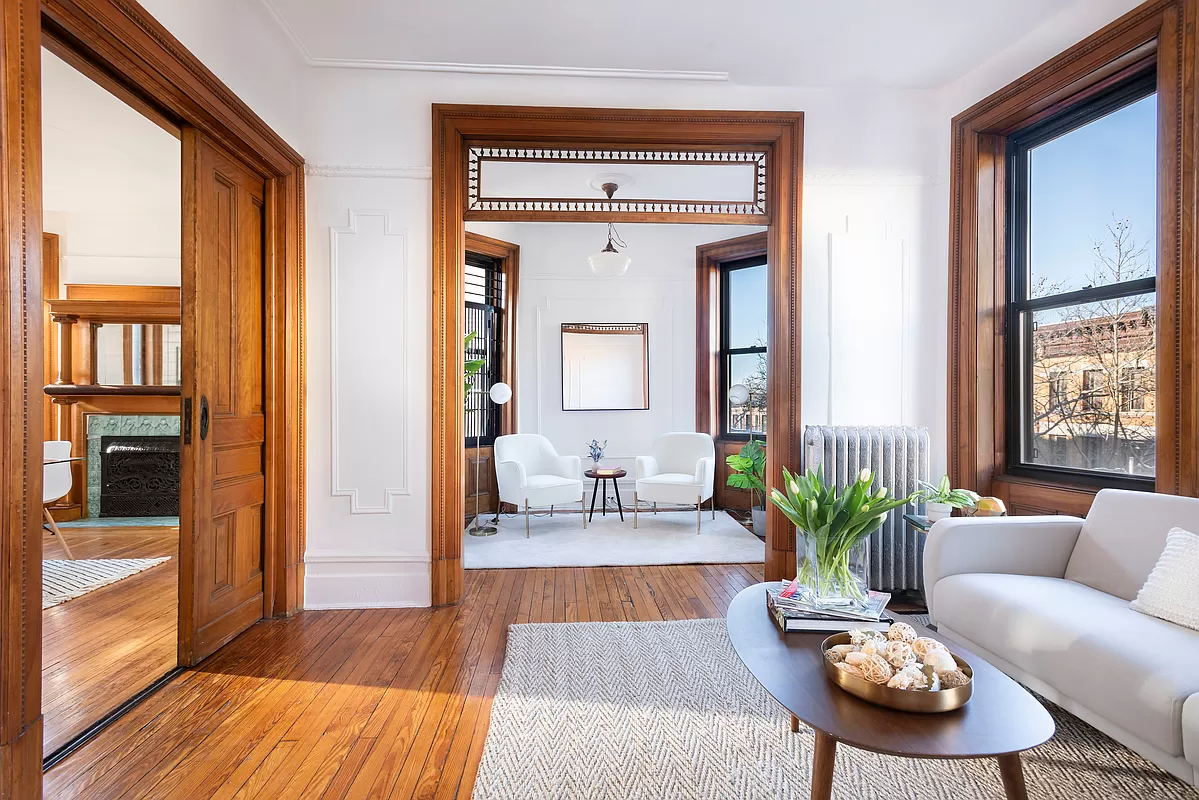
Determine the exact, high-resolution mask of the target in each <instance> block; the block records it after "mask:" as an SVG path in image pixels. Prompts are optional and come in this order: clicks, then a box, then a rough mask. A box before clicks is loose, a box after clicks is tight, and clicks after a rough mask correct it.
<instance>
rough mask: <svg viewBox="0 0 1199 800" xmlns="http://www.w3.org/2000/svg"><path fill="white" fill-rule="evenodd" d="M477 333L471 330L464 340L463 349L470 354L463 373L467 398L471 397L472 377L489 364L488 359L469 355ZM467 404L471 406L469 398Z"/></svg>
mask: <svg viewBox="0 0 1199 800" xmlns="http://www.w3.org/2000/svg"><path fill="white" fill-rule="evenodd" d="M475 335H476V331H471V332H470V333H468V334H466V338H465V339H464V340H463V341H462V350H463V352H465V353H467V354H468V355H467V358H466V363H465V364H464V369H463V375H462V384H463V385H462V395H463V397H466V398H469V397H470V385H471V383H472V382H473V380H472V379H473V378H474V377H475V376H476V375H478V374H479V372H480V371H482V369H483V367H485V366H486V365H487V360H486V359H482V358H470V357H469V353H470V343H471V342H473V341H474V340H475ZM466 405H467V406H468V407H469V406H470V401H469V399H468V400H467V401H466Z"/></svg>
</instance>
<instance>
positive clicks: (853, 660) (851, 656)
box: [843, 650, 872, 667]
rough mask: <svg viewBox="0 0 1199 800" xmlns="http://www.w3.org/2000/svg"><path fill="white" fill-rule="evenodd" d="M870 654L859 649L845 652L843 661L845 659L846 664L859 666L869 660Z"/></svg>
mask: <svg viewBox="0 0 1199 800" xmlns="http://www.w3.org/2000/svg"><path fill="white" fill-rule="evenodd" d="M871 655H872V654H871V653H864V652H862V651H861V650H855V651H854V652H852V653H846V654H845V658H844V659H843V661H845V663H846V664H851V665H853V666H855V667H860V666H862V665H863V664H865V663H866V662H867V661H869V660H870V656H871Z"/></svg>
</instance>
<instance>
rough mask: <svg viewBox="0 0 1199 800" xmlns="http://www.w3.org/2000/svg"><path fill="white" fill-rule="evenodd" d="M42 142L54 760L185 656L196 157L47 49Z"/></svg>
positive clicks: (171, 130)
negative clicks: (184, 476)
mask: <svg viewBox="0 0 1199 800" xmlns="http://www.w3.org/2000/svg"><path fill="white" fill-rule="evenodd" d="M42 131H43V134H42V170H43V192H42V198H43V231H44V233H43V261H42V263H43V272H42V278H43V283H42V285H43V299H44V304H45V316H44V325H45V327H44V330H45V336H44V349H45V361H44V364H45V366H44V373H45V384H46V386H45V389H44V393H45V398H44V405H43V409H44V419H43V425H42V426H41V438H42V440H43V441H42V442H36V443H34V442H31V443H30V450H31V451H32V450H36V449H37V447H36V446H35V445H38V446H41V448H42V450H43V455H44V459H43V460H44V465H43V467H44V475H43V500H44V501H45V507H44V510H43V517H44V520H45V524H44V525H43V533H42V598H41V602H42V606H41V607H42V609H43V611H42V713H43V741H44V752H45V753H46V754H47V755H48V756H50V757H53V755H54V753H55V752H56V751H58V750H60V749H61V748H63V747H64V746H67V745H68V744H69V743H70V742H71V741H72V740H73V739H75V738H76V737H78V736H80V735H81V734H84V733H85V732H86V731H88V730H89V729H90V728H92V726H94V725H95V724H97V723H98V722H100V721H101V720H103V719H104V718H105V717H107V716H108V715H110V714H111V713H112V712H113V711H114V710H115V709H117V708H118V707H120V706H121V705H122V704H123V703H125V702H127V701H128V700H129V699H130V698H132V697H134V696H136V695H138V693H140V692H142V691H143V690H145V689H146V688H147V687H149V686H151V685H152V684H154V683H155V681H157V680H158V679H160V678H162V677H163V676H164V675H166V674H168V673H170V672H171V671H172V670H174V669H175V667H176V665H177V663H178V656H177V651H178V627H179V500H180V433H181V423H182V419H181V416H180V403H179V400H180V382H181V378H182V368H183V356H184V342H183V339H182V333H181V297H180V279H181V259H182V252H181V238H182V237H181V225H182V219H183V217H182V208H181V198H182V175H181V164H182V149H181V142H180V131H179V129H178V128H176V127H174V126H170V125H167V124H165V123H164V122H163V121H161V120H159V121H152V120H151V119H150V118H148V117H147V116H145V115H143V114H142V113H141V112H140V111H138V110H137V109H134V108H133V107H131V106H130V105H128V104H126V103H125V102H123V101H122V100H121V99H119V98H118V97H116V96H114V95H113V94H111V93H110V92H108V91H107V90H106V89H104V88H103V87H101V86H100V85H98V84H96V83H95V82H93V81H92V80H91V79H90V78H89V77H87V76H86V75H84V74H82V73H81V72H79V71H78V70H76V69H75V68H74V67H72V66H71V65H70V64H68V63H67V62H66V61H63V60H62V59H60V58H59V57H58V56H56V55H55V54H53V53H52V52H50V50H48V49H45V48H43V49H42ZM37 433H38V431H36V430H31V431H30V434H31V435H36V434H37Z"/></svg>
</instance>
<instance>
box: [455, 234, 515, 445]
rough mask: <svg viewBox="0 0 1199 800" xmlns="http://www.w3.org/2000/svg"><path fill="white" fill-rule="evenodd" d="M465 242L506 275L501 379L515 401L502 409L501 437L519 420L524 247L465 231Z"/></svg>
mask: <svg viewBox="0 0 1199 800" xmlns="http://www.w3.org/2000/svg"><path fill="white" fill-rule="evenodd" d="M463 242H464V248H465V252H467V253H478V254H479V255H481V256H487V257H488V258H492V259H495V260H496V261H497V262H499V267H500V273H501V274H502V275H503V276H504V288H505V296H504V337H503V342H502V343H501V345H502V352H501V353H500V379H501V380H503V381H504V383H506V384H508V385H509V386H510V387H512V399H511V400H509V401H508V402H507V403H505V404H504V405H503V406H501V407H500V430H499V434H500V435H501V436H503V435H504V434H508V433H516V425H517V420H518V419H519V418H518V417H517V416H516V379H517V375H516V373H517V368H516V314H517V309H518V308H519V306H518V305H517V304H518V302H519V298H520V245H517V244H513V243H511V242H505V241H503V240H501V239H493V238H491V237H490V236H483V235H482V234H479V233H471V232H470V231H466V232H465V234H464V239H463Z"/></svg>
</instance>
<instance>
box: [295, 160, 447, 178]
mask: <svg viewBox="0 0 1199 800" xmlns="http://www.w3.org/2000/svg"><path fill="white" fill-rule="evenodd" d="M304 174H305V175H307V176H308V177H310V178H403V179H407V180H414V181H428V180H432V179H433V168H432V167H384V166H374V165H363V166H359V165H355V164H305V165H304Z"/></svg>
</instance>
